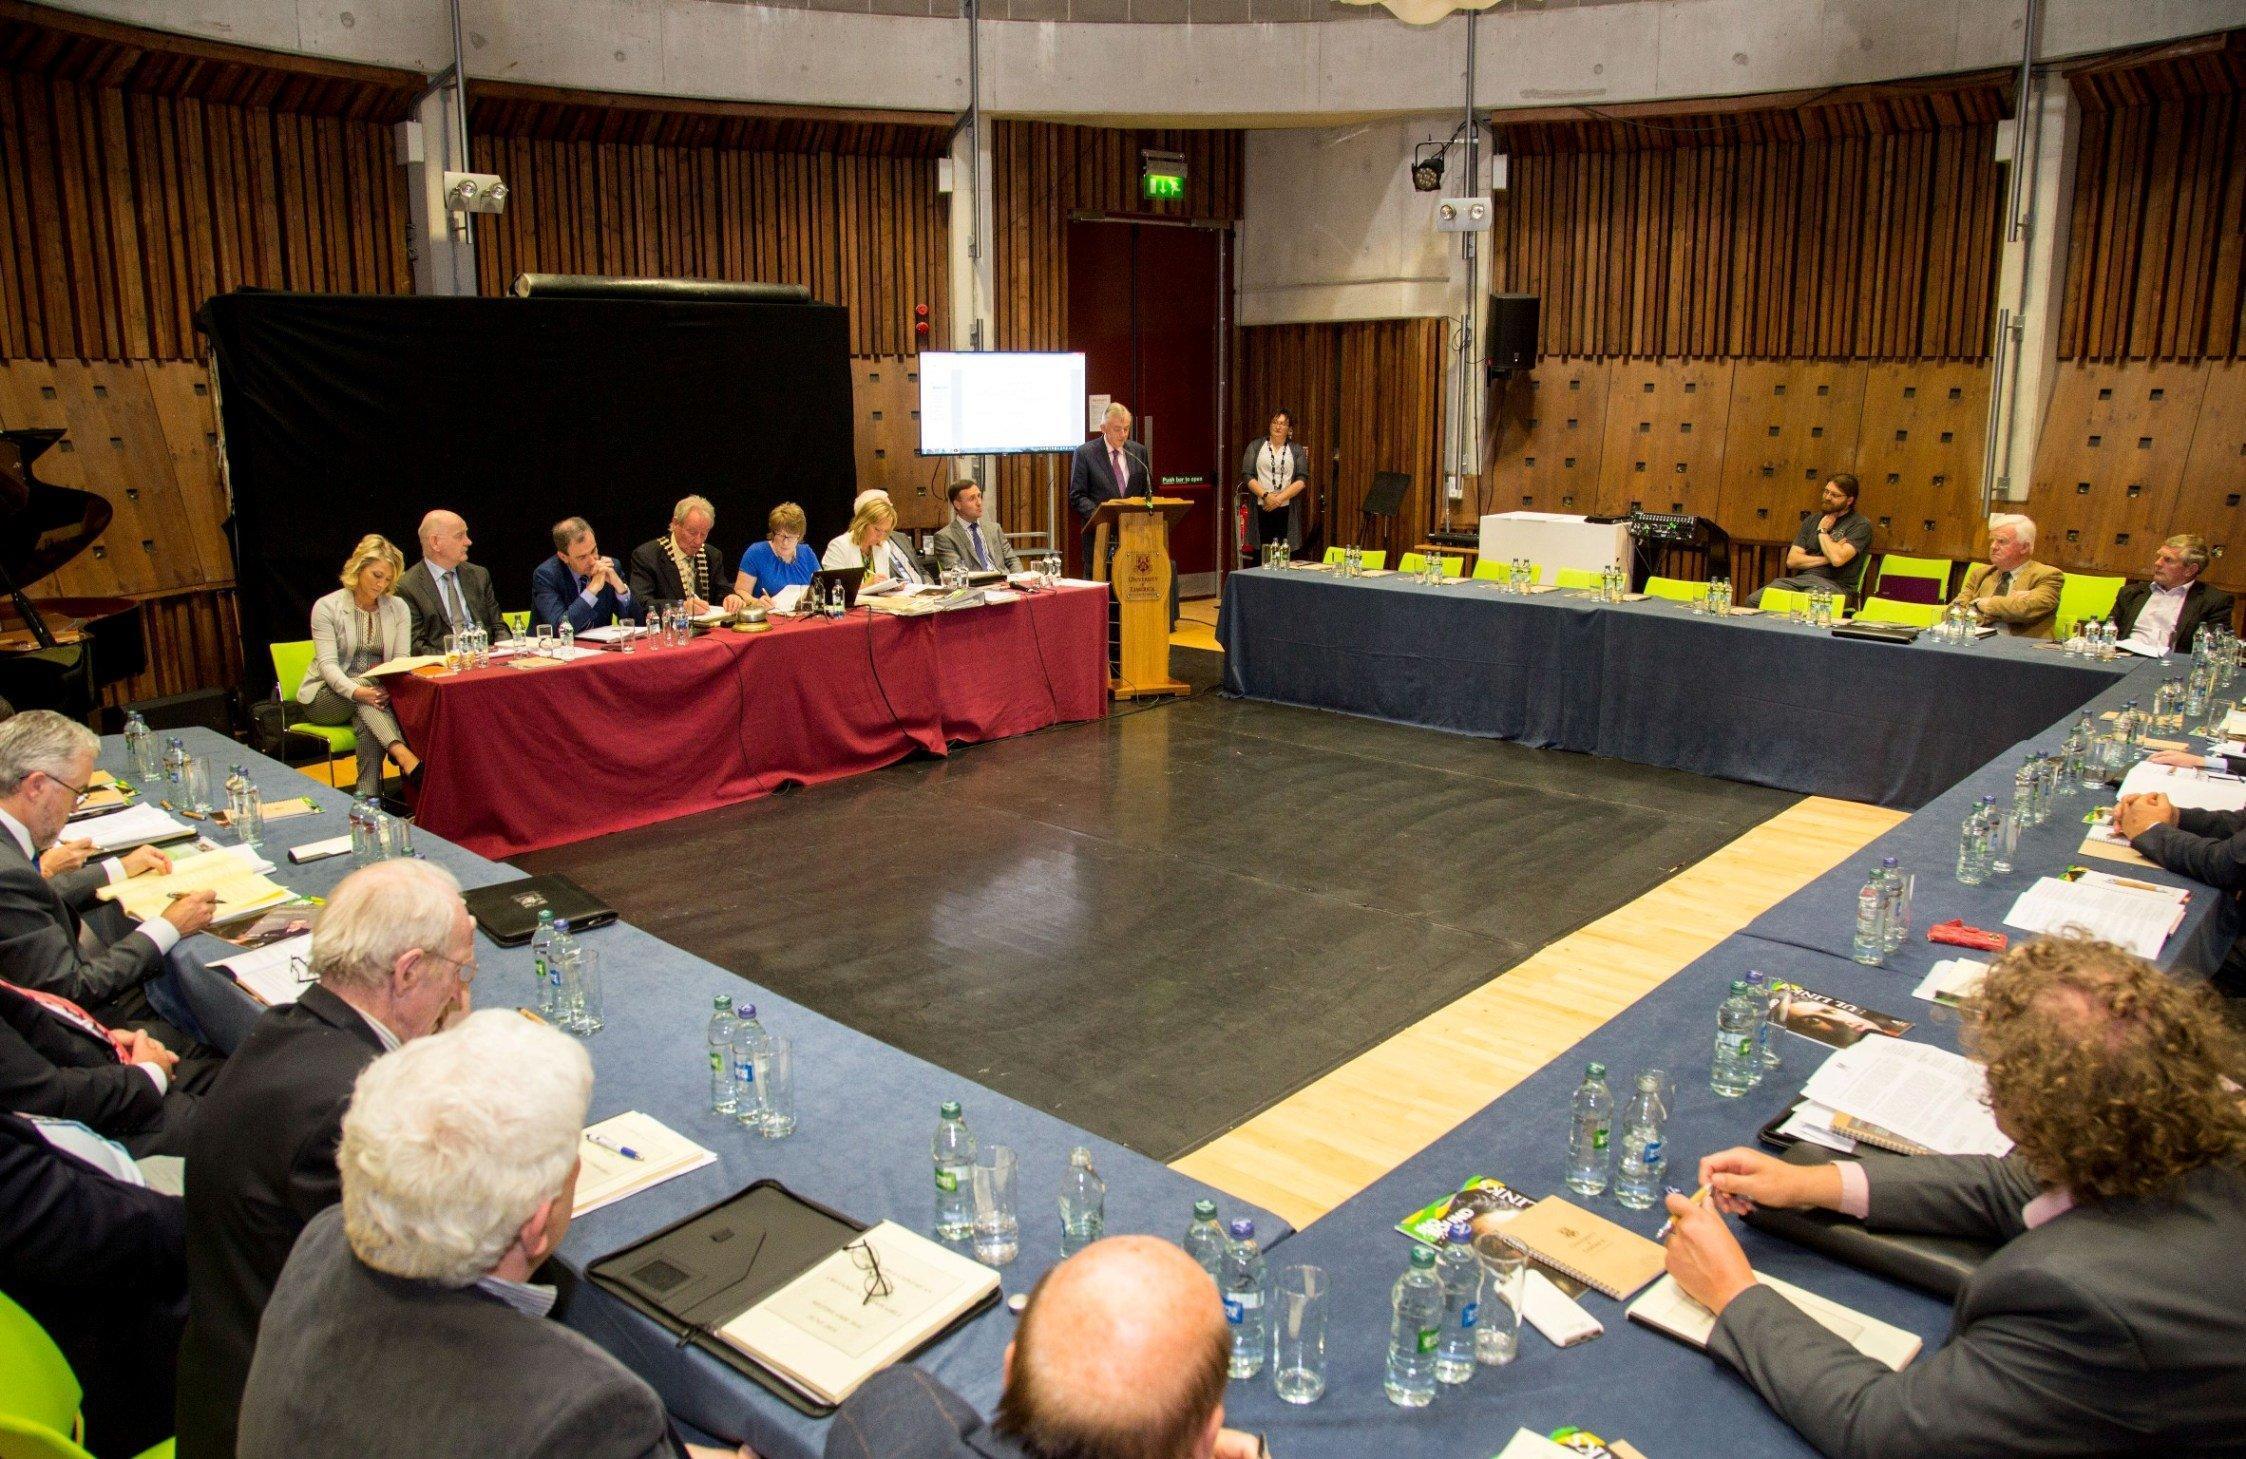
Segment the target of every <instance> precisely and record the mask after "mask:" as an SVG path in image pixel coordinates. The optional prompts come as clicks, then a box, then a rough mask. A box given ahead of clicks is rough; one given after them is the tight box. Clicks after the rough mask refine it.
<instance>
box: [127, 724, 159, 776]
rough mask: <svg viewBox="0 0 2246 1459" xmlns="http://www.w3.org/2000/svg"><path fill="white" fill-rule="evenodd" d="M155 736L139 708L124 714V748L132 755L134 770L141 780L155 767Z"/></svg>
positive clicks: (149, 774)
mask: <svg viewBox="0 0 2246 1459" xmlns="http://www.w3.org/2000/svg"><path fill="white" fill-rule="evenodd" d="M155 738H156V732H155V731H154V730H152V729H150V728H149V727H148V721H147V720H145V719H142V718H141V717H140V711H139V710H137V709H136V710H134V711H132V712H131V713H129V714H127V715H126V716H125V750H126V752H127V753H128V754H130V755H131V756H132V762H133V770H134V772H135V773H136V774H138V775H139V776H140V778H141V779H143V780H147V779H150V778H151V776H152V773H153V772H154V770H155V768H156V757H155V755H154V753H152V752H153V749H154V741H155Z"/></svg>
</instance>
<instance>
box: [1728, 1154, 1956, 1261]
mask: <svg viewBox="0 0 2246 1459" xmlns="http://www.w3.org/2000/svg"><path fill="white" fill-rule="evenodd" d="M1780 1158H1781V1159H1784V1160H1787V1161H1789V1162H1791V1163H1792V1164H1795V1165H1826V1164H1830V1163H1832V1162H1834V1161H1837V1160H1847V1159H1849V1158H1850V1157H1849V1156H1846V1155H1837V1154H1835V1153H1834V1152H1832V1151H1830V1150H1827V1149H1825V1148H1824V1147H1823V1146H1820V1145H1812V1144H1810V1143H1809V1142H1808V1141H1806V1140H1803V1141H1800V1142H1798V1143H1796V1144H1794V1145H1790V1146H1788V1147H1787V1149H1786V1152H1785V1154H1784V1155H1783V1156H1781V1157H1780ZM1905 1158H1907V1157H1905ZM1745 1219H1746V1222H1747V1224H1748V1225H1750V1226H1752V1227H1754V1228H1755V1229H1756V1230H1757V1231H1761V1232H1763V1233H1765V1234H1766V1235H1770V1236H1776V1237H1779V1238H1781V1239H1783V1240H1786V1241H1791V1242H1793V1243H1794V1244H1795V1245H1796V1246H1804V1247H1807V1248H1809V1249H1810V1250H1811V1251H1814V1252H1818V1253H1821V1254H1822V1255H1825V1256H1829V1257H1831V1258H1832V1259H1833V1260H1835V1261H1837V1262H1841V1263H1844V1264H1846V1265H1848V1266H1852V1267H1855V1268H1857V1269H1858V1270H1860V1271H1867V1272H1870V1273H1872V1274H1873V1275H1874V1276H1881V1277H1886V1278H1888V1279H1889V1280H1890V1281H1896V1282H1901V1283H1902V1284H1903V1285H1905V1286H1907V1287H1916V1288H1918V1289H1919V1290H1920V1291H1922V1292H1928V1293H1931V1294H1933V1295H1934V1296H1937V1297H1941V1298H1943V1299H1945V1300H1955V1299H1956V1297H1957V1294H1958V1289H1959V1288H1961V1287H1963V1286H1964V1285H1965V1279H1966V1278H1967V1277H1969V1276H1971V1275H1973V1272H1974V1269H1975V1268H1977V1267H1979V1266H1980V1265H1981V1263H1982V1262H1983V1261H1985V1260H1987V1259H1988V1257H1989V1254H1990V1253H1992V1252H1994V1251H1995V1250H1996V1247H1995V1246H1993V1245H1991V1244H1989V1243H1987V1242H1982V1241H1973V1240H1970V1239H1968V1238H1965V1237H1962V1236H1926V1235H1919V1234H1917V1233H1902V1232H1895V1231H1874V1230H1873V1229H1871V1228H1870V1227H1868V1226H1866V1225H1865V1224H1864V1223H1863V1222H1861V1221H1859V1220H1857V1219H1856V1218H1855V1217H1853V1216H1843V1215H1842V1214H1840V1212H1838V1211H1774V1210H1771V1209H1770V1208H1769V1207H1767V1206H1757V1207H1755V1209H1754V1210H1752V1211H1750V1212H1749V1213H1748V1214H1747V1216H1746V1218H1745Z"/></svg>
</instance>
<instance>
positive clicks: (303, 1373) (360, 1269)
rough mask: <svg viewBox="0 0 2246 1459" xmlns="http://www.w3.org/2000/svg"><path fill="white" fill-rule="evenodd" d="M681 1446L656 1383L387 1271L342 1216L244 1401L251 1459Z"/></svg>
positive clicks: (479, 1300)
mask: <svg viewBox="0 0 2246 1459" xmlns="http://www.w3.org/2000/svg"><path fill="white" fill-rule="evenodd" d="M678 1453H679V1447H678V1442H677V1440H676V1439H675V1438H673V1436H672V1434H671V1424H670V1419H669V1417H668V1416H667V1415H666V1414H665V1413H664V1412H663V1403H662V1400H661V1399H659V1398H657V1397H656V1396H655V1390H654V1389H652V1388H650V1387H648V1386H647V1384H646V1383H645V1382H644V1381H642V1380H641V1379H640V1378H639V1377H637V1376H636V1375H634V1374H633V1373H632V1371H631V1370H630V1369H629V1368H626V1367H625V1366H624V1365H623V1364H622V1363H619V1362H618V1361H616V1359H614V1358H613V1357H610V1356H609V1355H608V1354H607V1353H606V1352H603V1351H602V1350H601V1349H600V1348H598V1347H596V1346H594V1344H593V1342H592V1340H591V1339H589V1338H586V1337H583V1336H580V1335H579V1334H578V1333H576V1332H573V1331H571V1330H570V1329H569V1328H567V1327H564V1326H563V1325H562V1324H561V1323H559V1322H555V1321H552V1320H550V1319H547V1318H540V1317H533V1316H531V1315H530V1314H529V1313H526V1312H518V1311H516V1310H515V1309H514V1308H512V1307H510V1306H508V1305H507V1304H506V1303H504V1302H502V1301H500V1300H499V1299H498V1298H496V1297H494V1296H490V1295H487V1294H486V1293H484V1292H482V1291H479V1290H478V1289H476V1288H475V1287H472V1286H471V1287H440V1286H437V1285H436V1284H435V1283H433V1282H417V1281H410V1280H407V1279H406V1278H403V1277H393V1276H390V1275H388V1274H386V1273H383V1272H378V1271H376V1270H374V1269H373V1268H372V1267H369V1266H367V1265H366V1264H365V1263H364V1262H362V1261H360V1260H359V1259H358V1257H357V1256H356V1255H355V1254H353V1252H352V1250H351V1244H350V1242H349V1241H348V1240H346V1239H345V1237H344V1234H343V1212H342V1211H340V1210H330V1211H326V1212H323V1213H322V1214H321V1215H319V1216H318V1217H316V1218H315V1219H314V1220H313V1221H312V1223H311V1224H310V1225H309V1226H307V1227H306V1228H305V1230H304V1237H303V1239H302V1240H301V1241H299V1242H297V1244H296V1251H295V1254H294V1255H292V1256H291V1257H290V1258H289V1263H288V1270H286V1271H285V1272H283V1273H282V1274H281V1280H280V1284H279V1285H278V1286H276V1287H275V1288H274V1289H273V1300H272V1301H271V1303H270V1304H268V1305H267V1307H266V1309H265V1330H264V1337H263V1340H262V1341H260V1342H259V1343H258V1346H257V1361H256V1362H255V1364H254V1365H253V1366H252V1367H251V1369H250V1375H249V1386H248V1388H247V1389H246V1390H245V1392H244V1393H243V1396H242V1427H241V1454H242V1459H297V1456H300V1455H319V1456H320V1459H356V1456H360V1455H364V1456H366V1459H381V1456H388V1455H401V1456H402V1455H408V1454H414V1455H420V1454H427V1455H455V1454H457V1455H462V1456H466V1455H508V1454H520V1455H526V1456H527V1455H554V1456H556V1459H561V1456H568V1459H668V1456H672V1455H676V1454H678Z"/></svg>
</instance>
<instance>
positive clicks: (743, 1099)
mask: <svg viewBox="0 0 2246 1459" xmlns="http://www.w3.org/2000/svg"><path fill="white" fill-rule="evenodd" d="M771 1053H772V1035H770V1034H768V1033H766V1032H765V1031H764V1025H763V1024H761V1023H758V1022H757V1021H756V1005H755V1004H754V1003H744V1004H742V1005H741V1015H740V1018H739V1019H738V1020H737V1021H736V1022H735V1023H734V1025H733V1101H734V1103H733V1115H734V1118H736V1119H738V1120H739V1121H740V1122H741V1127H742V1128H743V1129H745V1130H747V1131H749V1132H750V1133H751V1134H756V1135H761V1134H763V1133H764V1091H763V1090H761V1089H759V1088H757V1083H756V1061H757V1056H758V1055H759V1054H762V1055H765V1056H767V1057H769V1056H770V1055H771ZM968 1158H969V1159H973V1158H974V1157H972V1156H969V1157H968Z"/></svg>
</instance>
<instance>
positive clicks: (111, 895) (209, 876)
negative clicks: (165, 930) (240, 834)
mask: <svg viewBox="0 0 2246 1459" xmlns="http://www.w3.org/2000/svg"><path fill="white" fill-rule="evenodd" d="M272 869H273V863H272V862H270V861H267V860H265V859H264V858H263V857H261V856H259V855H258V854H257V848H256V847H254V846H222V847H220V848H218V849H217V850H215V851H206V852H203V853H201V854H199V855H196V856H181V857H177V858H175V859H174V860H173V862H172V869H171V871H170V872H169V873H168V874H166V875H164V876H136V877H133V878H131V879H129V880H127V881H121V882H112V883H111V884H110V885H108V886H105V887H103V888H102V889H101V891H100V892H99V893H98V895H99V896H100V897H101V898H102V900H103V901H108V902H115V903H116V904H117V905H118V906H120V907H123V908H124V909H125V912H126V915H128V916H130V917H131V918H133V920H135V921H137V922H146V921H147V920H148V919H149V918H151V917H156V916H160V915H161V914H162V913H163V910H164V908H166V907H168V906H170V905H171V902H172V899H173V898H174V897H177V896H180V895H182V894H184V893H187V892H196V891H206V890H208V891H213V892H216V893H218V908H217V910H216V911H215V912H213V913H212V914H211V920H212V921H214V922H224V921H227V920H229V919H230V918H234V917H239V916H242V915H244V914H245V913H249V912H254V911H257V910H258V909H259V908H261V907H270V906H272V905H273V904H274V903H276V902H285V901H288V900H289V899H290V898H291V897H292V896H293V895H294V893H292V892H291V891H289V889H288V888H287V887H284V886H282V885H280V884H279V883H278V882H275V881H271V880H268V879H267V878H266V875H265V873H266V872H269V871H271V870H272Z"/></svg>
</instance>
